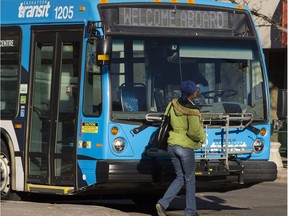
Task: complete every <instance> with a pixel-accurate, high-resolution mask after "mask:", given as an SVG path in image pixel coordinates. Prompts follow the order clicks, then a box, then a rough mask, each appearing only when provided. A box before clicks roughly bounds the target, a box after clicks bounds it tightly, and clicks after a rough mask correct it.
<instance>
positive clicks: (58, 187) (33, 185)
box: [27, 184, 74, 194]
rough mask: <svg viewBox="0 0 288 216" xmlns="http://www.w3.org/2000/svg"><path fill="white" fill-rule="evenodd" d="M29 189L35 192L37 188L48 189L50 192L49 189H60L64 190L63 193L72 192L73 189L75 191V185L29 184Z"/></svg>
mask: <svg viewBox="0 0 288 216" xmlns="http://www.w3.org/2000/svg"><path fill="white" fill-rule="evenodd" d="M27 190H28V192H33V191H37V190H39V191H41V190H47V192H49V190H51V191H53V190H54V191H55V190H58V191H62V194H70V193H71V192H72V191H74V187H63V186H50V185H35V184H27Z"/></svg>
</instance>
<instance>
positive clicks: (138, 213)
mask: <svg viewBox="0 0 288 216" xmlns="http://www.w3.org/2000/svg"><path fill="white" fill-rule="evenodd" d="M184 205H185V200H184V198H183V197H181V196H179V197H178V198H177V199H176V200H175V201H174V202H173V203H172V205H171V208H170V209H169V210H168V212H167V213H168V215H169V216H180V215H183V208H184ZM197 205H198V210H199V213H200V215H201V216H202V215H203V216H214V215H215V216H218V215H221V216H240V215H241V216H243V215H244V216H245V215H248V216H249V215H251V216H260V215H261V216H271V215H273V216H287V180H285V179H280V180H277V181H275V182H269V183H262V184H258V185H255V186H253V187H250V188H246V189H241V190H235V191H229V192H225V193H216V192H205V193H197ZM1 215H2V216H60V215H61V216H79V215H81V216H93V215H95V216H110V215H111V216H148V215H150V216H151V215H153V216H155V210H154V206H152V207H151V208H139V207H138V206H136V205H135V204H134V203H133V202H132V201H131V200H129V199H110V200H85V201H83V200H82V201H76V200H70V201H65V200H63V201H57V202H53V201H50V202H36V201H34V202H23V201H21V202H15V201H2V202H1Z"/></svg>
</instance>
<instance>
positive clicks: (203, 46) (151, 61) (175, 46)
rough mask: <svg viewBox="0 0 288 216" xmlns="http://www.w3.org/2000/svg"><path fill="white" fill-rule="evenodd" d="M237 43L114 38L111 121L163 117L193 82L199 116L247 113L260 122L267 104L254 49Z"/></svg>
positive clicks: (251, 42)
mask: <svg viewBox="0 0 288 216" xmlns="http://www.w3.org/2000/svg"><path fill="white" fill-rule="evenodd" d="M238 43H239V44H238ZM238 43H236V42H235V41H231V42H229V41H227V40H226V41H222V42H221V41H217V44H215V41H214V42H213V41H212V40H210V41H208V40H197V41H196V40H194V41H192V42H191V41H185V40H183V39H182V40H181V41H176V40H174V41H173V40H172V39H167V40H164V39H163V38H161V39H156V38H155V39H151V38H150V39H149V40H148V39H146V40H139V39H137V40H132V39H125V40H124V39H123V40H122V39H118V40H115V39H114V40H113V45H112V50H113V54H112V64H111V67H110V78H111V86H112V89H113V91H112V111H113V113H112V117H113V118H114V119H144V117H145V115H146V114H147V112H149V113H151V112H163V111H164V109H165V106H166V105H167V103H168V102H169V101H171V100H172V99H173V98H177V97H180V91H179V86H180V84H181V82H182V81H184V80H193V81H194V82H195V83H196V84H198V86H199V88H200V91H199V92H200V94H199V97H198V98H197V100H196V103H198V104H199V107H200V108H201V109H200V111H201V112H202V113H251V114H252V115H253V116H254V119H255V120H264V119H265V118H266V117H267V114H266V113H265V110H266V109H265V107H266V106H267V105H266V100H265V98H266V96H265V91H264V81H263V73H262V68H261V64H260V60H259V54H258V50H257V46H256V44H254V43H255V42H253V41H241V44H240V42H238Z"/></svg>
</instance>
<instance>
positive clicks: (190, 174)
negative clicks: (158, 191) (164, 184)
mask: <svg viewBox="0 0 288 216" xmlns="http://www.w3.org/2000/svg"><path fill="white" fill-rule="evenodd" d="M168 153H169V155H170V156H171V161H172V163H173V166H174V169H175V173H176V178H175V179H174V181H173V182H172V183H171V185H170V186H169V188H168V189H167V191H166V192H165V194H164V196H163V197H162V198H161V199H160V200H159V201H158V203H160V204H161V205H162V206H163V207H164V208H165V209H167V208H168V207H169V204H170V202H171V201H172V200H173V199H174V198H175V197H176V196H177V194H178V193H179V191H180V190H181V189H182V187H183V186H184V183H185V184H186V208H185V211H184V212H185V216H188V215H189V216H190V215H195V214H196V211H197V210H196V198H195V157H194V150H193V149H189V148H183V147H181V146H168Z"/></svg>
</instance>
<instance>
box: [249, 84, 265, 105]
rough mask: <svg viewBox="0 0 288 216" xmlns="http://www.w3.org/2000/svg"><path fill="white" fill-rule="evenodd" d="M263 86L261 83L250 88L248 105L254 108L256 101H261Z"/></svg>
mask: <svg viewBox="0 0 288 216" xmlns="http://www.w3.org/2000/svg"><path fill="white" fill-rule="evenodd" d="M263 91H264V84H263V82H260V83H258V84H257V85H255V86H254V87H253V88H252V91H251V93H250V94H249V95H248V101H249V105H250V106H252V107H254V106H255V105H257V101H259V100H261V101H262V99H263Z"/></svg>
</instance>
